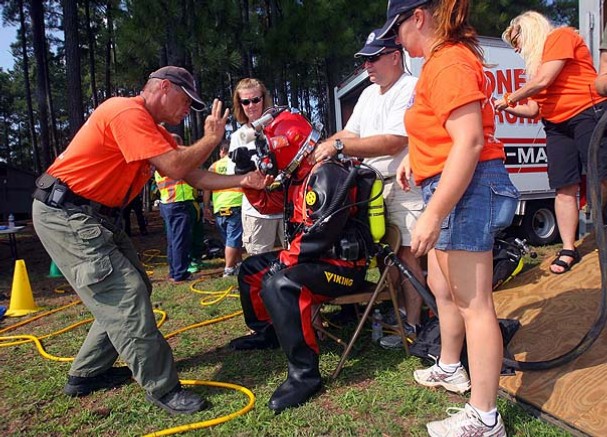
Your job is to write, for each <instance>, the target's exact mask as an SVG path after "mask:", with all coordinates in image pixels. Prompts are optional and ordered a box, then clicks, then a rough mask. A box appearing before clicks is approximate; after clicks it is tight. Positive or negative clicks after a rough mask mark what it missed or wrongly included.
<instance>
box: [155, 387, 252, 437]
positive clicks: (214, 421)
mask: <svg viewBox="0 0 607 437" xmlns="http://www.w3.org/2000/svg"><path fill="white" fill-rule="evenodd" d="M180 382H181V383H182V384H183V385H206V386H210V387H221V388H229V389H232V390H237V391H239V392H241V393H244V394H245V395H246V396H247V397H248V398H249V403H248V404H247V405H246V406H245V407H244V408H242V409H241V410H238V411H236V412H235V413H230V414H226V415H225V416H220V417H216V418H214V419H209V420H205V421H202V422H194V423H188V424H186V425H180V426H175V427H173V428H167V429H163V430H161V431H155V432H153V433H150V434H145V435H144V436H143V437H152V436H154V437H156V436H163V435H173V434H178V433H182V432H186V431H193V430H195V429H201V428H207V427H209V426H214V425H219V424H220V423H224V422H227V421H228V420H232V419H235V418H236V417H238V416H242V415H243V414H245V413H248V412H249V411H250V410H251V409H252V408H253V406H255V395H254V394H253V392H252V391H251V390H249V389H248V388H246V387H243V386H240V385H236V384H231V383H229V382H217V381H199V380H197V379H181V380H180Z"/></svg>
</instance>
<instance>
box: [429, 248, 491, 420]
mask: <svg viewBox="0 0 607 437" xmlns="http://www.w3.org/2000/svg"><path fill="white" fill-rule="evenodd" d="M435 252H436V259H437V260H438V264H439V266H440V269H441V271H442V272H443V274H444V277H445V278H447V283H448V284H449V285H450V289H451V292H452V295H453V302H454V303H455V305H456V306H457V308H458V310H459V314H460V317H461V318H462V319H461V320H463V325H464V326H465V334H466V342H467V347H468V365H469V368H470V380H471V383H472V389H471V395H470V401H469V402H470V404H471V405H472V406H473V407H475V408H477V409H479V410H481V411H491V410H492V409H493V408H495V406H496V400H497V390H498V387H499V375H500V371H501V366H502V356H503V342H502V334H501V331H500V329H499V324H498V321H497V316H496V314H495V307H494V306H493V292H492V289H491V281H492V277H493V274H492V272H493V257H492V253H491V252H490V251H489V252H465V251H449V252H441V251H435ZM431 285H432V284H431ZM437 300H438V299H437ZM439 318H440V324H441V340H442V343H443V344H445V343H446V342H451V341H455V340H457V341H458V340H459V338H460V337H459V335H458V336H457V337H456V338H455V340H453V339H451V338H450V337H445V338H443V337H442V335H443V332H445V334H447V332H448V330H449V329H450V328H449V327H448V326H443V324H444V323H445V322H446V321H445V314H442V313H441V309H440V308H439ZM454 319H455V318H454ZM448 320H449V319H447V323H448ZM460 326H461V325H460ZM456 328H457V326H456ZM451 329H453V328H451ZM458 334H459V332H458ZM441 353H442V352H441ZM442 360H443V357H442V356H441V361H442ZM458 360H459V357H458ZM445 362H446V361H445Z"/></svg>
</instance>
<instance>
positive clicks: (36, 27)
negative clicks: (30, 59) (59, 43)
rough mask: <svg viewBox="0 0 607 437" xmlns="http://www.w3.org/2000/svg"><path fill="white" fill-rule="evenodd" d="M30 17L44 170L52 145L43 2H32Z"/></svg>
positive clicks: (49, 162) (49, 160) (48, 160)
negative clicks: (49, 127)
mask: <svg viewBox="0 0 607 437" xmlns="http://www.w3.org/2000/svg"><path fill="white" fill-rule="evenodd" d="M30 15H31V19H32V34H33V40H34V41H33V42H34V55H35V57H36V68H37V71H36V73H37V74H36V102H37V103H38V115H39V118H40V141H41V143H42V164H43V167H44V168H47V167H48V166H50V165H51V144H50V138H49V129H48V102H47V100H46V96H47V89H46V84H47V79H46V64H45V56H44V51H45V50H46V44H45V38H46V37H45V35H44V7H43V5H42V0H31V5H30Z"/></svg>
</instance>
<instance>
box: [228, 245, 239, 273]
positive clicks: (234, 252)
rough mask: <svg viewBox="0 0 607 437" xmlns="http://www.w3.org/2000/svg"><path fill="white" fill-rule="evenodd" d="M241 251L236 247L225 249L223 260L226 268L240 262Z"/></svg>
mask: <svg viewBox="0 0 607 437" xmlns="http://www.w3.org/2000/svg"><path fill="white" fill-rule="evenodd" d="M241 254H242V250H241V249H240V248H236V247H228V246H226V248H225V260H226V267H227V268H229V267H234V266H235V265H236V264H238V263H239V262H240V261H242V256H241Z"/></svg>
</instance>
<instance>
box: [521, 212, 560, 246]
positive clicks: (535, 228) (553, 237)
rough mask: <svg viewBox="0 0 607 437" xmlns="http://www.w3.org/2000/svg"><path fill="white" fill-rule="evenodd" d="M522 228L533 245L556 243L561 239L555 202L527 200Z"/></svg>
mask: <svg viewBox="0 0 607 437" xmlns="http://www.w3.org/2000/svg"><path fill="white" fill-rule="evenodd" d="M522 230H523V233H524V238H525V239H527V242H528V243H529V244H531V245H532V246H544V245H547V244H554V243H556V242H557V240H558V239H559V229H558V227H557V224H556V215H555V213H554V204H553V202H527V208H526V211H525V216H524V217H523V223H522Z"/></svg>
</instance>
